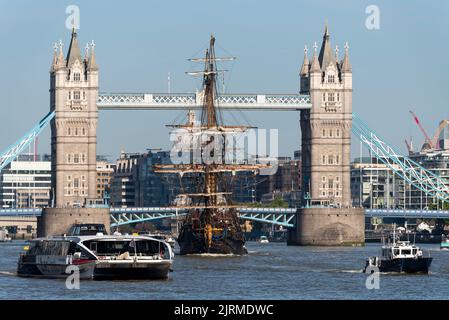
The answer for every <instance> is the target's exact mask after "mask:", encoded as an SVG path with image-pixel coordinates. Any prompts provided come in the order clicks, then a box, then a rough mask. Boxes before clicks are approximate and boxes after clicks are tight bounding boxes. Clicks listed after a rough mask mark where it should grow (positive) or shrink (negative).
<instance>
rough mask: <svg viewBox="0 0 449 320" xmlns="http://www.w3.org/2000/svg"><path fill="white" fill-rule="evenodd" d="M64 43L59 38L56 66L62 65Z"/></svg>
mask: <svg viewBox="0 0 449 320" xmlns="http://www.w3.org/2000/svg"><path fill="white" fill-rule="evenodd" d="M63 47H64V44H63V43H62V40H59V55H58V63H57V65H58V67H62V66H63V65H64V51H63Z"/></svg>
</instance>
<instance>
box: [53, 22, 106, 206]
mask: <svg viewBox="0 0 449 320" xmlns="http://www.w3.org/2000/svg"><path fill="white" fill-rule="evenodd" d="M90 51H91V54H90V56H89V57H85V58H84V59H83V57H82V55H81V50H80V47H79V44H78V33H77V30H76V29H73V30H72V35H71V41H70V45H69V48H68V51H67V56H66V58H65V59H64V57H63V52H62V43H61V44H60V46H59V55H58V57H57V58H54V63H53V65H52V68H51V70H50V110H52V111H53V110H54V111H55V112H56V114H55V118H54V120H53V121H52V125H51V151H52V180H53V181H52V182H53V184H52V185H53V191H52V199H53V201H52V203H54V204H55V205H56V206H57V207H71V206H78V205H84V204H85V203H87V202H88V200H89V199H94V198H95V197H96V143H97V140H96V135H97V134H96V129H97V119H98V111H97V99H98V67H97V65H96V61H95V55H94V50H93V45H92V47H91V50H90ZM55 55H56V53H55Z"/></svg>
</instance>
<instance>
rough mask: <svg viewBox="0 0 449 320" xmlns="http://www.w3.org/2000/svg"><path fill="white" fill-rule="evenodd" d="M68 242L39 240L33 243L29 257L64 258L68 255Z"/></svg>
mask: <svg viewBox="0 0 449 320" xmlns="http://www.w3.org/2000/svg"><path fill="white" fill-rule="evenodd" d="M69 247H70V241H68V240H67V241H55V240H41V241H33V242H32V244H31V246H30V250H29V251H28V254H29V255H36V256H37V255H46V256H66V255H68V254H69Z"/></svg>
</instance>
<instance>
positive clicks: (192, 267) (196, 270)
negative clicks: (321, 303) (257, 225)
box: [0, 241, 449, 300]
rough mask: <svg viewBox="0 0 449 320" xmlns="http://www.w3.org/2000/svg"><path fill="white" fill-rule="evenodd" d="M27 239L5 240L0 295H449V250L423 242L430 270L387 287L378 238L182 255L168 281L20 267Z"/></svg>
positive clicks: (393, 279) (394, 279)
mask: <svg viewBox="0 0 449 320" xmlns="http://www.w3.org/2000/svg"><path fill="white" fill-rule="evenodd" d="M24 245H25V242H18V241H17V242H12V243H0V257H1V258H0V288H1V290H0V299H27V300H29V299H42V300H57V299H69V300H72V299H83V300H86V299H102V300H105V299H132V300H145V299H180V300H183V299H189V300H191V299H193V300H208V299H220V300H222V299H235V300H239V299H251V300H252V299H255V300H257V299H276V300H284V299H288V300H291V299H387V300H392V299H447V298H448V296H449V293H448V290H447V288H448V287H449V251H440V250H439V246H438V245H421V247H422V248H423V249H425V250H430V253H431V255H432V256H433V257H434V260H433V262H432V266H431V268H430V270H431V272H430V274H428V275H390V274H381V275H380V289H378V290H376V289H373V290H368V289H367V288H366V286H365V282H366V279H367V276H366V275H365V274H363V273H362V268H363V266H364V263H365V259H366V258H367V257H368V256H373V255H378V254H379V244H367V245H366V246H365V247H359V248H349V247H345V248H322V247H291V246H286V245H285V243H270V244H266V245H262V244H259V243H256V242H248V243H247V248H248V251H249V254H248V255H247V256H232V257H216V256H215V257H214V256H207V257H204V256H178V255H177V256H176V257H175V262H174V265H173V272H172V273H171V274H170V279H168V280H165V281H81V284H80V289H79V290H69V289H66V286H65V281H64V280H57V279H36V278H20V277H17V276H16V275H15V271H16V263H17V257H18V254H19V252H20V251H21V249H22V247H23V246H24Z"/></svg>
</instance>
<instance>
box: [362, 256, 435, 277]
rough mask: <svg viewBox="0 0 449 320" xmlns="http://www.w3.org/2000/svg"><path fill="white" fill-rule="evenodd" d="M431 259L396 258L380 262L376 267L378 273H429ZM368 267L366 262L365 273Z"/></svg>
mask: <svg viewBox="0 0 449 320" xmlns="http://www.w3.org/2000/svg"><path fill="white" fill-rule="evenodd" d="M432 259H433V258H432V257H421V258H418V259H407V258H397V259H392V260H380V262H379V265H378V266H377V267H378V268H379V271H380V272H397V273H429V268H430V265H431V263H432ZM369 266H370V264H369V261H367V262H366V266H365V272H366V269H367V268H368V267H369Z"/></svg>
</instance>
